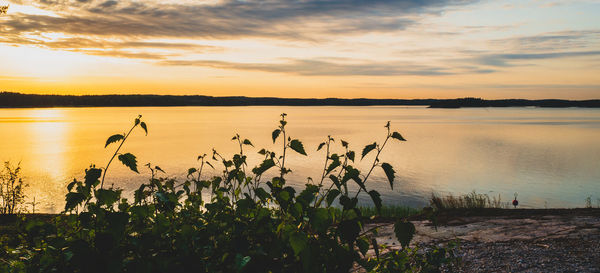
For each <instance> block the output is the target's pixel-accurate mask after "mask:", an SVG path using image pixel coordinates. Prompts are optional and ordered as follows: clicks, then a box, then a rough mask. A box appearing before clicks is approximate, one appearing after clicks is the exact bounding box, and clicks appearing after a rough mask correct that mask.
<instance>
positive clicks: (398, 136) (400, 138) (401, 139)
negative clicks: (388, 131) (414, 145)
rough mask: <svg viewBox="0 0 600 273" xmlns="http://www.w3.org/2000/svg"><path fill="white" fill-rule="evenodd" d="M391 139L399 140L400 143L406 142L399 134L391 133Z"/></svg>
mask: <svg viewBox="0 0 600 273" xmlns="http://www.w3.org/2000/svg"><path fill="white" fill-rule="evenodd" d="M392 138H395V139H397V140H400V141H406V139H404V137H402V135H401V134H400V133H398V132H394V133H392Z"/></svg>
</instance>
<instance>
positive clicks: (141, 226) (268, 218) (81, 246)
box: [0, 114, 454, 272]
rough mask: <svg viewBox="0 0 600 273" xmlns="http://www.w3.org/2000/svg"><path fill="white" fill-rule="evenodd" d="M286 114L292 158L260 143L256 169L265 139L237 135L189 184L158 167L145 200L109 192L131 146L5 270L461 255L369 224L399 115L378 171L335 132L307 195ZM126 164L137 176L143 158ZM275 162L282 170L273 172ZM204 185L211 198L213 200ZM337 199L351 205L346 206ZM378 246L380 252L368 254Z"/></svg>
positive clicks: (379, 261)
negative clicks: (234, 148) (390, 235)
mask: <svg viewBox="0 0 600 273" xmlns="http://www.w3.org/2000/svg"><path fill="white" fill-rule="evenodd" d="M285 117H286V115H285V114H282V115H281V120H280V121H279V126H278V128H277V129H276V130H275V131H273V133H272V140H273V142H274V143H276V142H277V140H278V139H279V136H282V138H281V140H282V141H281V154H280V155H278V153H276V152H274V151H269V150H267V149H261V150H259V152H258V153H259V154H260V155H261V156H263V160H262V162H261V163H260V164H259V165H257V166H255V167H253V168H252V169H251V172H248V171H246V168H247V165H248V163H247V156H246V151H245V150H244V149H245V148H246V147H253V144H252V142H251V141H250V140H248V139H244V138H242V137H241V136H240V135H238V134H236V135H235V136H234V137H233V138H232V140H233V141H236V142H237V145H238V146H239V153H236V154H234V155H233V156H232V157H230V158H229V157H226V156H224V155H222V154H220V153H218V152H217V151H216V150H213V152H212V157H210V158H208V157H207V155H206V154H203V155H201V156H198V161H199V167H198V168H190V169H189V170H188V175H187V179H186V180H185V181H183V182H177V181H176V180H175V179H172V178H164V177H159V176H158V175H159V173H161V172H163V170H162V169H161V168H160V167H158V166H153V165H151V164H147V165H146V167H148V169H149V170H150V174H151V177H150V180H149V182H148V183H145V184H142V185H140V187H139V188H138V189H137V190H136V191H135V192H134V195H133V198H134V200H133V201H128V200H127V199H125V198H123V197H122V195H121V194H122V191H121V190H120V189H116V188H112V187H111V188H107V189H103V188H102V187H100V188H98V185H101V181H100V179H101V178H102V179H104V178H105V176H106V170H107V169H108V167H109V166H110V162H111V161H112V159H113V158H114V157H115V156H116V155H117V154H118V152H119V149H120V148H121V146H119V148H117V150H116V151H115V154H114V155H113V157H112V158H111V160H110V161H109V164H107V167H106V168H105V169H104V174H103V173H102V171H103V170H102V169H99V168H96V167H94V166H93V165H92V166H91V167H90V168H89V169H87V170H86V171H85V180H84V181H83V182H79V181H77V180H75V181H74V182H72V183H70V184H69V186H68V190H69V193H68V194H67V196H66V201H67V202H66V205H65V212H64V213H63V214H61V215H60V216H59V217H57V218H56V219H55V220H54V222H53V223H47V222H40V221H31V222H27V223H25V224H24V225H23V228H22V241H23V245H22V247H20V248H18V249H11V250H10V251H7V252H6V253H11V254H10V255H12V256H11V257H12V259H13V260H12V262H11V263H10V264H9V265H8V266H7V265H5V268H9V269H10V270H13V271H15V272H25V271H26V272H50V271H54V272H349V271H350V270H351V269H353V268H354V269H357V268H362V269H364V270H366V271H369V272H398V271H426V272H431V271H435V270H438V269H439V268H440V266H441V265H442V264H445V263H448V262H450V261H452V260H453V259H454V255H453V252H452V251H447V250H446V249H442V250H440V249H439V248H435V251H434V252H427V251H416V250H415V249H411V248H409V243H410V241H411V239H412V237H413V235H414V233H415V226H414V225H413V224H412V223H410V222H408V221H406V219H403V218H398V220H397V222H396V224H395V229H394V230H395V234H396V236H397V238H398V240H399V241H400V242H401V244H402V249H401V250H390V251H388V250H385V249H386V248H385V247H383V246H381V245H379V244H378V243H377V241H376V239H375V235H376V232H377V229H376V228H373V229H368V230H365V220H366V217H365V216H363V215H362V212H361V210H360V209H359V207H357V204H358V196H359V193H360V192H365V193H367V194H368V195H369V196H370V197H371V199H372V200H373V203H374V205H375V207H376V209H377V211H379V209H380V208H381V205H382V204H381V203H382V202H381V198H380V194H379V193H378V192H376V191H374V190H371V191H368V189H367V183H366V182H367V179H368V178H369V176H370V174H371V173H372V172H373V170H374V169H375V168H376V167H381V168H382V169H383V171H384V173H385V174H386V177H387V178H388V181H389V183H390V186H391V187H393V184H394V178H395V176H394V170H393V167H392V166H391V165H390V164H388V163H381V162H380V159H379V156H380V154H381V153H382V151H383V149H384V147H385V146H386V144H387V143H388V140H390V139H394V140H398V141H404V138H403V137H402V136H401V135H400V134H399V133H397V132H391V131H390V124H389V122H388V124H387V125H386V126H385V128H386V129H387V135H386V138H385V140H384V142H383V143H382V144H381V145H379V144H377V143H373V144H370V145H367V146H366V147H365V148H364V149H363V151H362V158H364V157H366V156H367V155H368V154H369V153H370V152H373V151H375V152H376V155H375V158H374V160H373V163H372V165H371V167H370V169H369V171H368V173H367V174H365V175H363V174H362V173H361V172H360V171H359V170H358V169H357V168H355V167H354V166H353V164H354V160H355V153H354V151H352V150H350V149H349V144H348V143H347V142H346V141H343V140H342V141H340V142H341V146H342V147H343V149H344V153H342V154H335V153H330V151H331V150H330V147H331V146H332V145H333V144H334V142H335V140H334V139H333V138H332V137H328V138H327V140H326V141H325V142H324V143H322V144H320V145H319V147H318V149H317V150H320V149H321V148H323V147H324V146H327V154H326V158H325V166H326V167H325V168H324V171H323V174H322V177H321V179H320V181H319V182H318V183H313V182H310V181H309V182H310V183H307V184H306V185H305V187H304V189H303V190H302V191H300V192H298V191H297V190H296V189H294V188H293V187H290V186H288V185H286V177H285V176H286V174H288V173H289V172H290V171H291V170H290V169H288V168H287V167H286V165H285V161H286V157H288V156H290V155H289V153H287V151H289V149H291V150H293V151H295V152H296V153H298V154H301V155H306V151H305V148H304V145H303V143H302V142H301V141H300V140H298V139H294V138H292V137H291V136H289V135H288V134H287V132H286V125H287V122H286V120H285ZM138 124H140V125H141V126H142V128H144V129H146V127H145V124H144V123H141V122H140V119H139V117H138V118H137V119H136V121H135V122H134V126H133V127H132V128H131V129H130V131H129V133H131V131H132V130H133V129H134V128H135V127H136V126H137V125H138ZM142 124H143V125H142ZM129 133H127V134H123V135H120V136H119V137H116V136H111V137H110V138H109V139H108V140H107V142H106V145H107V146H108V144H110V143H113V142H116V141H122V142H121V145H123V142H124V141H125V140H126V139H127V136H128V135H129ZM132 156H133V155H132ZM120 157H121V156H119V159H121V158H120ZM133 158H134V159H135V157H133ZM126 159H127V158H126ZM121 161H122V162H123V164H125V165H127V166H128V167H129V168H130V169H131V170H133V171H135V172H137V161H136V160H128V159H127V160H121ZM211 161H212V162H213V163H220V165H222V167H223V171H222V173H221V174H220V175H218V176H214V177H211V178H208V177H205V176H204V175H203V169H204V167H205V166H209V167H212V168H214V167H213V163H211ZM272 168H275V169H277V170H278V172H277V175H276V176H273V177H272V178H271V179H265V177H266V176H268V174H269V170H270V169H272ZM351 181H353V182H351ZM349 183H356V184H357V186H358V190H356V192H351V190H350V187H348V184H349ZM203 193H207V194H210V199H208V200H207V201H205V198H206V196H204V195H203ZM336 200H339V204H340V208H336V207H335V206H334V205H335V204H336V203H335V201H336ZM79 208H81V210H79ZM340 210H341V212H340ZM370 248H372V249H374V251H375V255H374V256H373V255H367V251H368V250H369V249H370ZM0 269H2V267H1V265H0Z"/></svg>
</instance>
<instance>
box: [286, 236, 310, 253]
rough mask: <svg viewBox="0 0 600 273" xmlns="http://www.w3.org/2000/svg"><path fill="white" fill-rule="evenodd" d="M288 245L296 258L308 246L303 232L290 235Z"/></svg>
mask: <svg viewBox="0 0 600 273" xmlns="http://www.w3.org/2000/svg"><path fill="white" fill-rule="evenodd" d="M290 245H291V246H292V249H293V250H294V254H296V256H298V254H300V252H302V250H304V249H305V248H306V247H307V246H308V239H307V238H306V235H305V234H304V232H295V233H293V234H292V235H290Z"/></svg>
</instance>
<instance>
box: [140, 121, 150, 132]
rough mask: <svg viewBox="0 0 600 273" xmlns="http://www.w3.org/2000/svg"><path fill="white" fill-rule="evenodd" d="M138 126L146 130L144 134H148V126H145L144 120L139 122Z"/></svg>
mask: <svg viewBox="0 0 600 273" xmlns="http://www.w3.org/2000/svg"><path fill="white" fill-rule="evenodd" d="M140 126H141V127H142V129H144V132H146V135H148V126H146V123H145V122H142V123H140Z"/></svg>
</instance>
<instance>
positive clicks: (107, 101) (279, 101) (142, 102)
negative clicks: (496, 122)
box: [0, 92, 600, 109]
mask: <svg viewBox="0 0 600 273" xmlns="http://www.w3.org/2000/svg"><path fill="white" fill-rule="evenodd" d="M177 106H426V107H429V108H444V109H455V108H488V107H494V108H495V107H498V108H504V107H539V108H600V99H588V100H566V99H537V100H529V99H493V100H486V99H481V98H455V99H432V98H429V99H372V98H279V97H244V96H223V97H215V96H204V95H141V94H129V95H39V94H22V93H14V92H0V108H48V107H177Z"/></svg>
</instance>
